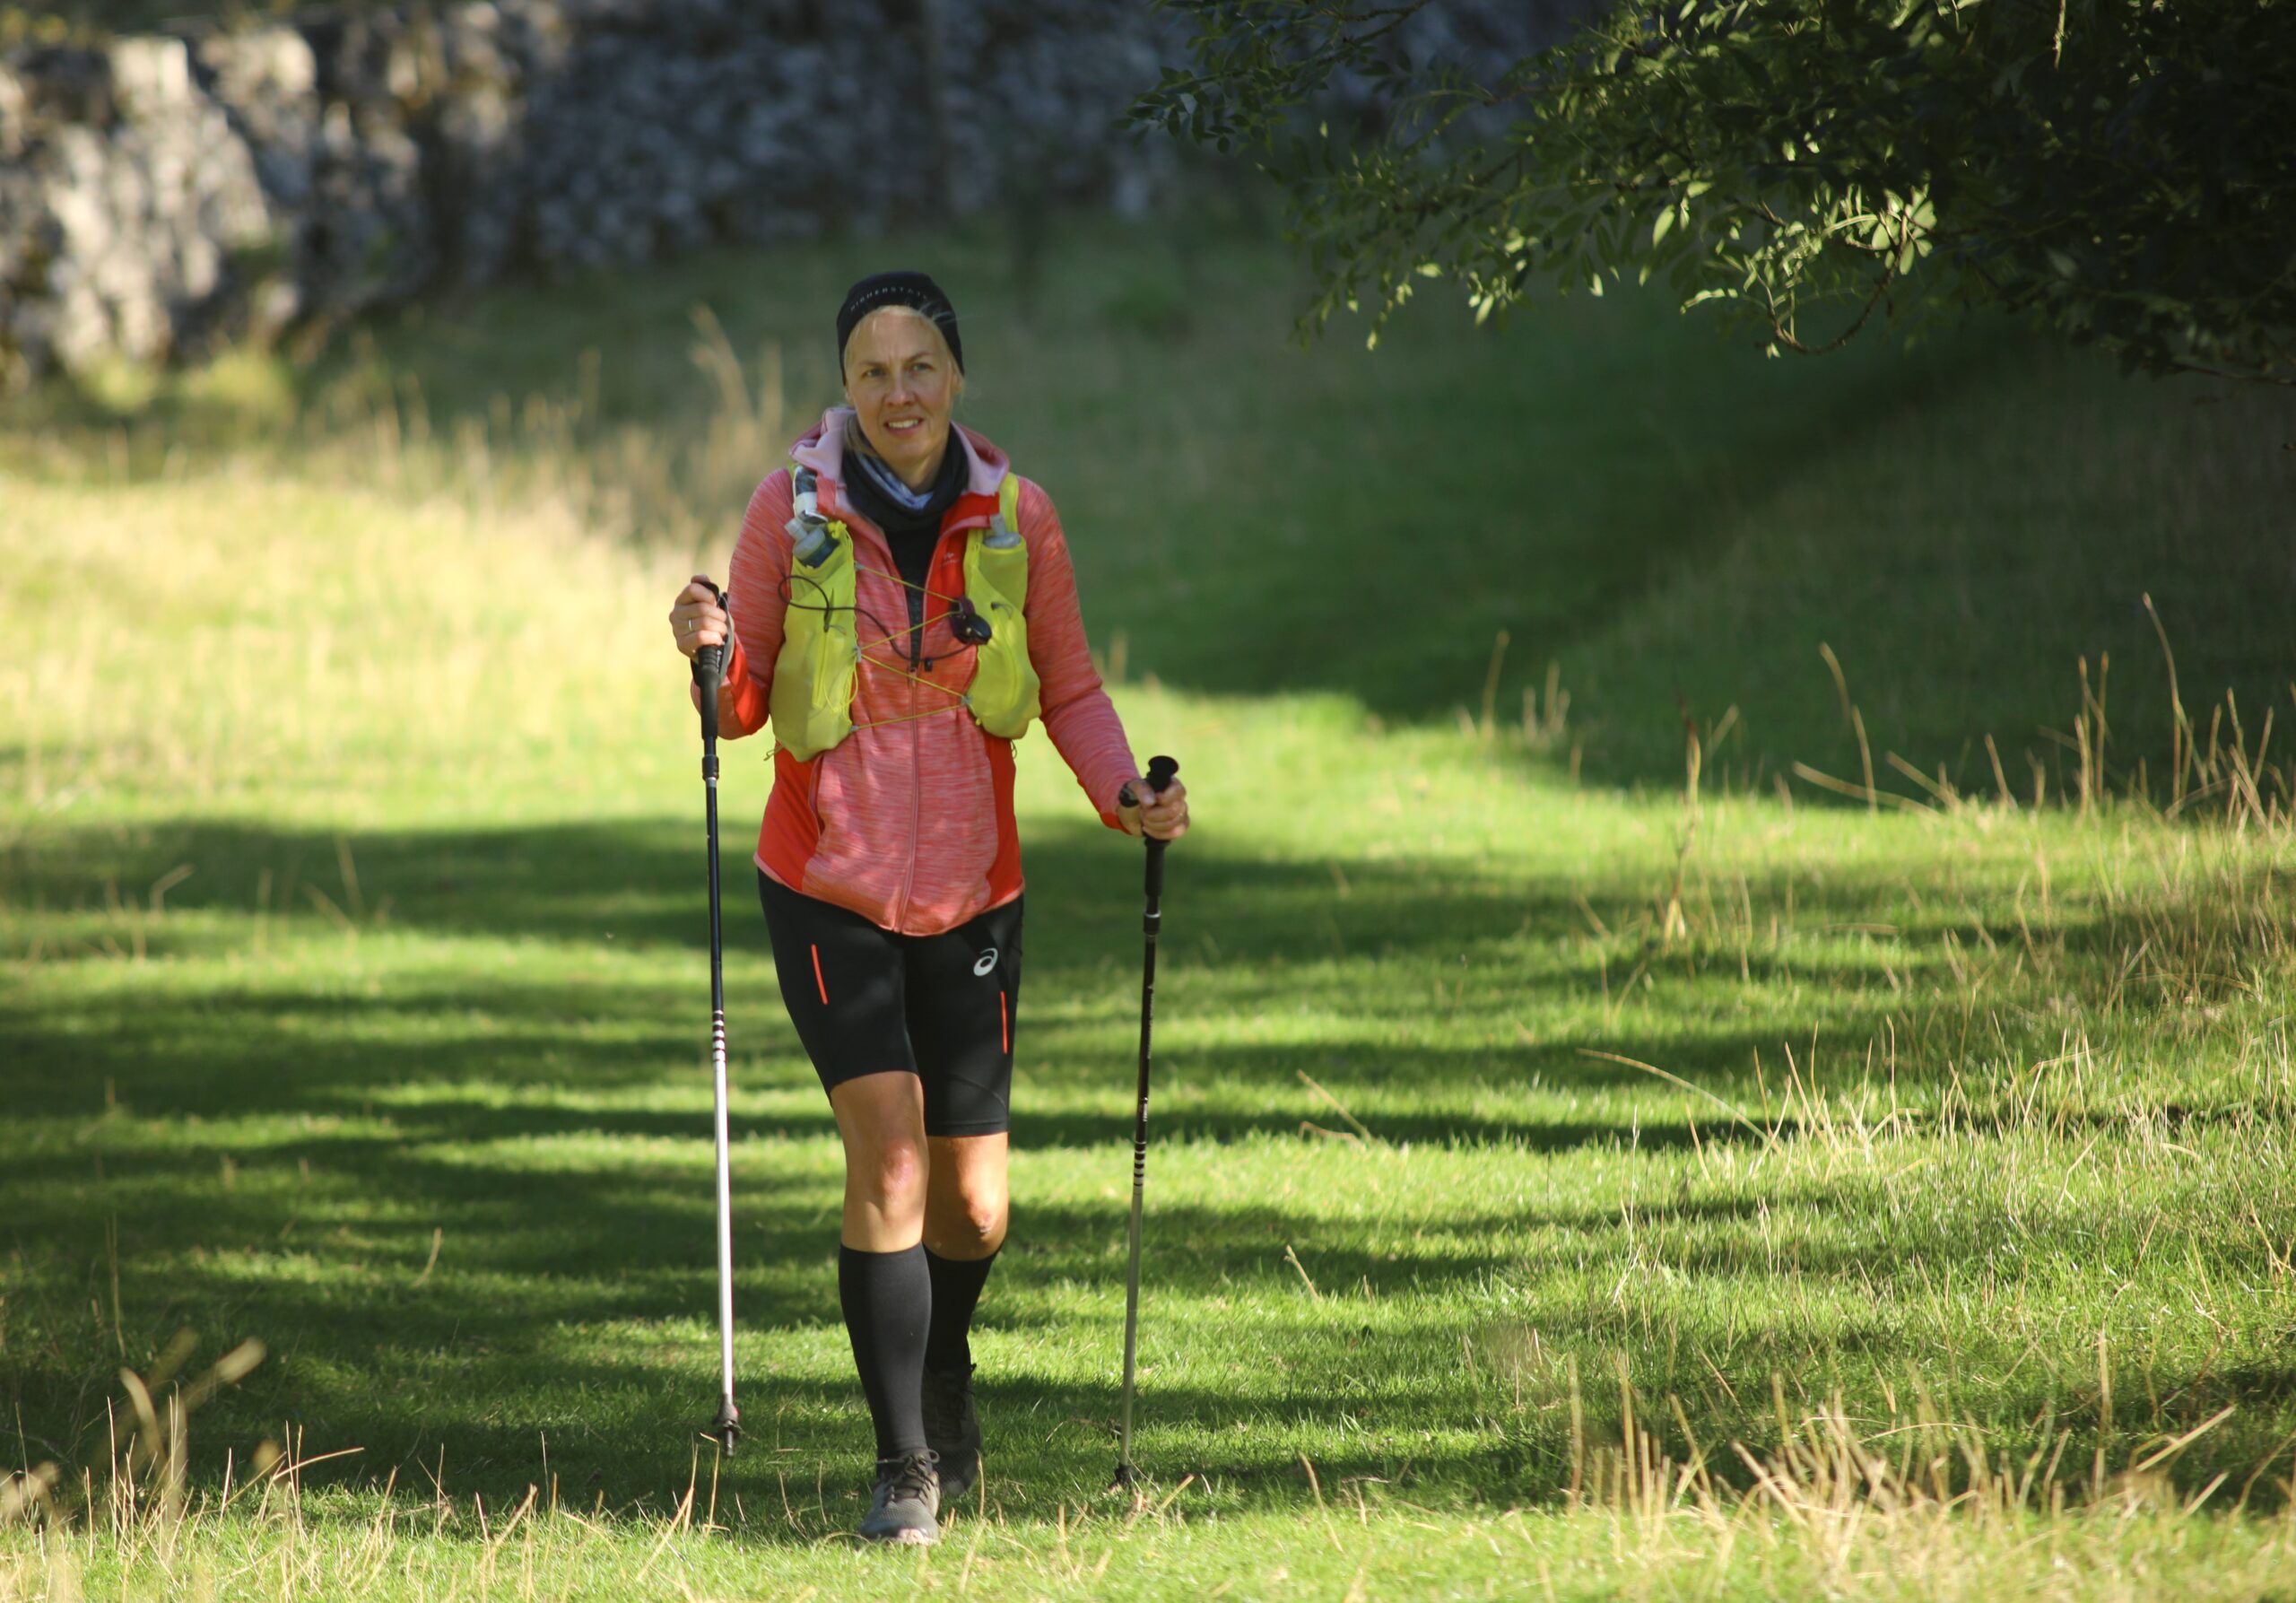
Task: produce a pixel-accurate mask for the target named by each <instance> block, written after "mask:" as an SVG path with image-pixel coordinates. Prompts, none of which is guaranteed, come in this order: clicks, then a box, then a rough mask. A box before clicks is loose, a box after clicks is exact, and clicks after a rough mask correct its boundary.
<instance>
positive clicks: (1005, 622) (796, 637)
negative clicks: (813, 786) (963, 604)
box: [766, 441, 1041, 762]
mask: <svg viewBox="0 0 2296 1603" xmlns="http://www.w3.org/2000/svg"><path fill="white" fill-rule="evenodd" d="M950 449H952V450H957V449H962V448H961V447H960V446H958V445H957V444H956V443H955V442H954V441H952V442H951V444H950ZM790 484H791V487H792V489H793V491H794V492H795V501H796V515H795V516H794V517H792V518H790V519H789V524H788V529H789V537H790V539H791V541H792V542H793V544H794V549H793V551H792V553H791V555H790V560H789V604H788V608H787V612H786V613H785V614H784V622H783V624H782V633H781V653H780V655H779V656H778V657H776V658H774V659H773V690H772V693H771V694H770V696H769V697H768V698H767V703H766V704H767V709H768V711H769V712H770V715H771V717H772V719H773V730H774V738H775V739H776V740H777V741H778V742H779V743H780V745H781V746H782V748H783V749H784V750H786V751H787V752H788V753H789V754H790V755H791V756H793V757H795V758H796V759H797V761H799V762H810V761H812V760H813V758H815V757H817V756H819V755H821V754H822V753H823V752H825V751H828V750H829V749H830V748H831V746H833V745H837V744H838V742H839V741H841V740H843V739H844V738H845V737H846V736H848V735H850V734H852V733H853V730H854V727H855V726H854V722H853V697H854V693H855V690H856V687H857V684H858V683H859V680H860V674H861V645H860V636H859V634H858V633H857V629H856V622H855V621H856V619H857V616H858V614H857V612H856V611H855V605H856V603H857V600H858V591H859V577H860V576H859V570H858V568H857V565H856V559H855V554H854V545H853V534H852V531H851V530H849V529H848V528H847V527H845V525H844V523H843V522H842V521H840V520H838V519H835V518H823V517H822V515H821V507H820V502H819V501H818V499H817V498H816V496H815V494H814V491H813V470H812V469H811V468H807V467H796V468H793V469H792V470H791V473H790ZM1020 506H1021V481H1020V478H1019V477H1018V475H1015V474H1013V472H1012V471H1011V470H1010V469H1009V468H1008V469H1007V470H1006V471H1005V481H1004V483H1003V484H1002V485H1000V486H999V488H998V492H997V497H996V518H995V519H994V520H992V521H991V522H990V523H989V525H988V526H987V527H986V528H977V529H974V530H973V531H972V532H971V533H970V536H968V537H967V538H966V541H965V598H966V599H967V600H969V601H970V602H971V603H972V605H973V610H974V611H975V612H977V613H978V614H979V615H980V616H981V617H982V618H983V619H984V620H986V621H987V624H988V631H989V632H988V639H987V641H986V642H984V643H983V644H982V645H980V646H978V648H976V651H977V655H976V656H975V658H974V660H973V674H972V680H971V683H970V684H968V685H966V687H965V689H964V690H963V692H962V693H960V694H958V697H957V700H956V701H954V702H952V703H951V705H952V706H962V707H963V708H964V709H965V710H967V711H969V712H970V713H971V714H972V716H973V721H974V722H976V723H978V725H979V726H980V727H982V728H983V729H985V730H987V732H988V733H989V734H991V735H996V736H1003V737H1004V738H1005V739H1007V740H1018V739H1019V738H1020V737H1021V736H1023V735H1025V734H1027V733H1028V729H1029V725H1030V724H1031V723H1032V722H1034V721H1035V719H1036V717H1037V713H1038V710H1039V701H1038V696H1039V690H1040V688H1041V687H1040V685H1039V683H1038V680H1037V673H1036V669H1035V667H1034V666H1032V665H1031V663H1030V661H1029V625H1028V620H1027V618H1026V617H1025V615H1024V614H1023V613H1022V608H1023V607H1025V606H1026V605H1028V600H1029V548H1028V545H1027V544H1026V543H1025V542H1023V541H1022V538H1021V513H1020ZM935 688H938V687H937V686H936V687H935Z"/></svg>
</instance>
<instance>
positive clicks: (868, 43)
mask: <svg viewBox="0 0 2296 1603" xmlns="http://www.w3.org/2000/svg"><path fill="white" fill-rule="evenodd" d="M1584 9H1586V6H1585V5H1584V4H1579V5H1572V4H1566V3H1560V0H1546V3H1542V0H1511V3H1510V0H1452V3H1448V4H1439V6H1437V7H1435V8H1434V9H1432V10H1431V12H1430V13H1427V14H1426V15H1424V16H1422V17H1421V18H1418V19H1414V28H1416V29H1417V30H1419V38H1418V39H1417V40H1416V41H1415V42H1417V43H1419V44H1420V46H1421V47H1422V48H1421V51H1420V52H1419V53H1420V54H1421V55H1422V58H1423V57H1424V56H1425V55H1426V54H1428V53H1431V52H1434V51H1441V52H1443V53H1447V54H1450V55H1452V56H1453V57H1454V58H1457V57H1458V53H1459V52H1461V51H1465V52H1467V53H1468V54H1469V58H1472V56H1473V54H1474V53H1476V52H1480V53H1482V54H1483V55H1484V56H1486V57H1489V58H1490V59H1491V60H1492V61H1493V62H1494V63H1495V62H1497V61H1500V60H1504V59H1511V58H1512V57H1514V56H1516V55H1518V54H1519V53H1520V51H1521V50H1522V49H1524V48H1527V46H1528V45H1529V43H1531V42H1532V41H1533V40H1534V39H1535V38H1538V37H1542V36H1543V35H1544V34H1546V33H1550V32H1552V30H1553V29H1554V28H1555V27H1556V26H1558V25H1559V19H1560V18H1561V17H1562V16H1565V15H1567V14H1569V13H1572V12H1575V11H1580V10H1584ZM1185 42H1186V35H1185V31H1184V28H1183V25H1182V24H1181V22H1179V20H1178V19H1177V18H1175V17H1174V16H1173V15H1172V14H1171V13H1166V12H1162V11H1159V10H1156V9H1153V8H1152V7H1150V6H1148V5H1147V4H1143V3H1141V0H492V3H491V4H489V3H470V4H420V5H416V6H413V7H411V8H409V9H407V10H404V11H401V12H393V11H380V12H377V11H367V10H361V11H355V12H344V13H326V12H317V13H310V14H308V15H305V16H302V17H300V18H298V19H296V20H294V21H292V22H286V23H283V24H280V25H276V26H268V27H262V28H256V29H250V30H205V31H187V32H183V33H177V34H168V35H153V36H145V37H136V38H128V39H117V40H114V41H112V42H111V43H109V45H106V46H104V47H101V48H49V49H45V50H36V51H26V52H22V53H20V54H18V55H16V56H15V57H13V58H10V59H5V60H0V383H11V382H22V381H24V380H26V379H30V378H33V377H37V376H38V375H39V374H41V373H43V372H46V371H49V370H56V369H59V368H60V369H63V370H83V369H85V368H86V367H88V366H89V365H90V364H91V363H95V362H100V361H102V360H104V359H105V358H106V357H108V356H110V355H113V354H122V355H126V356H128V357H131V358H134V359H136V360H139V361H152V360H159V359H170V358H180V357H185V356H196V354H198V353H200V352H201V351H202V350H203V349H204V348H205V347H206V346H207V345H208V344H210V343H211V342H213V340H215V339H217V338H219V337H226V336H239V335H246V334H248V333H252V334H254V335H257V336H259V337H260V336H265V335H274V334H276V333H278V332H280V331H282V330H283V329H285V328H288V327H291V326H294V325H296V324H299V323H301V322H305V321H308V320H310V319H314V318H339V317H344V316H347V315H352V314H355V313H357V312H359V311H361V310H363V309H370V308H372V307H375V306H378V305H383V304H389V303H392V302H396V301H404V300H406V299H409V298H411V297H413V296H416V295H419V294H422V293H423V292H429V291H433V290H439V289H451V288H467V287H472V286H475V285H479V284H483V283H489V282H491V281H494V280H497V279H500V278H501V277H503V276H504V275H506V274H512V273H531V274H543V275H549V274H561V273H565V272H570V271H578V270H581V269H584V268H589V267H595V266H604V265H609V264H615V263H635V262H643V261H648V260H652V259H655V258H657V257H664V256H666V255H669V254H671V253H674V252H676V251H678V250H681V249H683V248H688V247H691V246H694V245H698V244H701V243H704V242H708V241H735V242H742V241H766V240H787V239H791V238H803V237H806V236H809V235H812V234H814V233H817V232H819V231H822V230H824V229H829V228H840V227H860V228H871V227H877V226H883V225H888V224H894V223H900V222H918V221H922V220H927V219H930V218H933V217H935V216H938V215H944V214H964V213H973V212H978V211H979V210H981V209H983V208H986V207H989V206H992V205H997V204H999V203H1000V202H1001V201H1003V200H1005V198H1007V197H1010V196H1013V195H1014V194H1015V193H1025V194H1026V195H1027V196H1030V197H1031V198H1032V199H1034V200H1036V201H1039V202H1041V203H1043V204H1048V205H1079V204H1082V205H1104V206H1113V207H1115V208H1118V209H1119V210H1123V211H1139V210H1141V209H1144V208H1145V207H1147V206H1149V205H1152V204H1153V202H1154V200H1155V198H1156V197H1157V196H1158V194H1159V193H1160V192H1161V190H1162V188H1163V187H1165V186H1166V185H1167V184H1168V183H1169V182H1170V181H1171V179H1172V178H1173V175H1174V172H1175V170H1176V161H1175V152H1173V151H1171V150H1170V148H1169V147H1167V146H1165V145H1163V144H1161V143H1158V142H1153V141H1144V140H1141V139H1138V138H1135V137H1134V136H1133V135H1129V134H1126V133H1125V132H1122V131H1120V130H1118V129H1117V128H1116V127H1115V126H1113V119H1114V118H1115V117H1116V115H1117V113H1118V111H1120V109H1122V108H1123V106H1124V105H1125V104H1126V101H1127V100H1129V99H1130V98H1131V97H1132V96H1133V95H1134V94H1135V93H1136V92H1138V91H1140V90H1141V89H1143V88H1144V87H1146V86H1147V85H1148V84H1150V83H1153V81H1154V79H1155V77H1156V74H1157V71H1158V68H1159V65H1160V64H1161V63H1167V62H1175V61H1178V60H1180V59H1181V58H1182V57H1183V54H1184V47H1185Z"/></svg>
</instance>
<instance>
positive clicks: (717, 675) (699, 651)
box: [693, 579, 726, 745]
mask: <svg viewBox="0 0 2296 1603" xmlns="http://www.w3.org/2000/svg"><path fill="white" fill-rule="evenodd" d="M701 582H702V583H704V584H706V585H709V594H710V596H711V597H713V598H714V599H715V600H716V601H717V602H718V605H720V606H722V605H725V602H726V592H725V591H723V590H721V589H719V588H718V587H717V586H716V585H715V584H713V583H711V581H709V579H703V580H702V581H701ZM725 677H726V648H725V646H724V645H723V644H719V645H715V646H700V647H697V648H695V649H694V653H693V682H694V684H697V685H699V686H700V687H701V742H702V744H703V745H717V744H718V685H719V684H721V683H723V681H724V680H725Z"/></svg>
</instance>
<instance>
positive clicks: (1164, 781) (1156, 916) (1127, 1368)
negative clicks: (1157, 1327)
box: [1115, 757, 1180, 1489]
mask: <svg viewBox="0 0 2296 1603" xmlns="http://www.w3.org/2000/svg"><path fill="white" fill-rule="evenodd" d="M1179 771H1180V765H1179V764H1178V763H1177V762H1173V761H1172V760H1171V759H1170V757H1151V758H1149V759H1148V788H1149V789H1151V790H1152V791H1154V792H1156V793H1157V794H1158V795H1159V796H1161V795H1162V794H1163V791H1164V787H1165V786H1167V785H1169V784H1170V783H1171V782H1172V778H1173V776H1174V775H1176V774H1178V772H1179ZM1164 846H1165V842H1163V841H1159V840H1157V839H1156V838H1155V837H1154V836H1153V835H1151V836H1149V837H1148V876H1147V881H1148V883H1147V890H1148V907H1147V910H1146V911H1145V912H1144V914H1142V915H1141V919H1140V928H1142V929H1143V930H1144V931H1145V932H1146V934H1147V937H1148V940H1147V948H1146V951H1145V953H1144V955H1143V957H1142V959H1141V971H1140V1100H1139V1103H1138V1105H1137V1107H1136V1108H1135V1111H1134V1113H1133V1117H1132V1237H1131V1255H1132V1261H1131V1267H1130V1268H1129V1269H1128V1270H1127V1272H1126V1278H1125V1289H1124V1423H1123V1426H1122V1433H1121V1434H1120V1435H1119V1436H1118V1445H1117V1458H1116V1483H1115V1484H1116V1486H1117V1487H1118V1488H1125V1489H1128V1488H1129V1487H1130V1486H1131V1485H1132V1484H1133V1479H1134V1476H1133V1469H1132V1391H1133V1378H1134V1374H1135V1360H1136V1359H1137V1358H1138V1356H1139V1351H1140V1205H1141V1198H1142V1196H1143V1194H1144V1192H1145V1190H1146V1189H1147V1186H1148V1032H1149V1026H1150V1024H1151V1023H1152V1021H1153V1019H1154V1016H1155V1010H1156V1006H1155V1005H1156V932H1157V928H1158V927H1159V926H1160V925H1161V924H1162V922H1163V919H1164V914H1163V910H1162V909H1161V907H1160V906H1159V903H1160V902H1161V901H1162V900H1163V895H1164Z"/></svg>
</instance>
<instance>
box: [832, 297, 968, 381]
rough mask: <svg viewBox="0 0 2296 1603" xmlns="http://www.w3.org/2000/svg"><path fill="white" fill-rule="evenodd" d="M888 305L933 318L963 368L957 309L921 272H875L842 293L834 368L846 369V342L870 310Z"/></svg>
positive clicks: (962, 344) (958, 364)
mask: <svg viewBox="0 0 2296 1603" xmlns="http://www.w3.org/2000/svg"><path fill="white" fill-rule="evenodd" d="M888 306H906V307H909V308H910V309H913V310H916V311H920V312H923V313H924V314H925V315H926V317H928V318H932V319H933V326H934V327H935V328H938V329H939V330H940V331H941V337H942V338H944V339H945V340H947V341H948V342H949V354H950V355H952V356H953V357H955V358H956V359H957V371H959V372H963V371H964V370H965V346H964V342H963V341H962V340H961V339H959V338H958V337H957V309H956V308H955V307H953V306H952V305H950V304H949V297H948V296H947V295H945V294H944V293H943V292H942V290H941V286H940V285H939V284H937V283H934V282H933V280H932V278H931V276H930V275H929V274H923V273H878V274H873V275H871V276H870V277H867V278H865V279H863V280H862V281H861V282H860V283H857V284H855V285H854V286H853V287H852V288H851V289H849V290H848V291H846V292H845V304H844V305H843V306H840V307H839V308H838V309H837V368H838V371H839V372H843V371H844V370H845V345H846V342H847V341H848V340H850V339H851V338H852V337H853V330H854V329H855V328H856V327H858V326H859V324H860V321H861V319H862V318H865V317H867V316H868V315H869V314H870V313H871V312H873V311H876V310H878V309H882V308H883V307H888Z"/></svg>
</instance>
